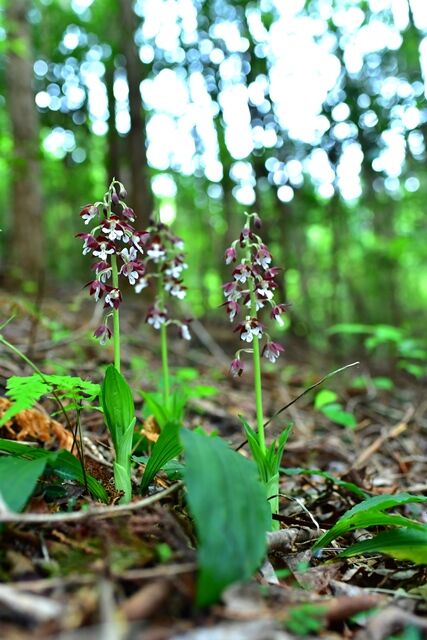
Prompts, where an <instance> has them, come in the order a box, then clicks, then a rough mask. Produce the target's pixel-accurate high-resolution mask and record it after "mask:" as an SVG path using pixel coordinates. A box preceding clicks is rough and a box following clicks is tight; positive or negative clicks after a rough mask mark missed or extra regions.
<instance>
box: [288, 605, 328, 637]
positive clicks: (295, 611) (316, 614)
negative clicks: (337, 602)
mask: <svg viewBox="0 0 427 640" xmlns="http://www.w3.org/2000/svg"><path fill="white" fill-rule="evenodd" d="M326 613H327V607H326V606H325V605H322V604H311V603H306V604H299V605H296V606H295V607H291V608H290V609H289V610H288V612H287V614H286V618H285V620H284V626H285V628H286V629H287V630H288V631H290V632H291V633H293V634H295V635H296V636H308V635H310V634H313V633H315V634H318V633H320V632H321V631H322V630H323V629H324V628H325V626H326Z"/></svg>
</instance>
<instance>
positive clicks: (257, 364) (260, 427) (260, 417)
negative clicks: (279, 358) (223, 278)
mask: <svg viewBox="0 0 427 640" xmlns="http://www.w3.org/2000/svg"><path fill="white" fill-rule="evenodd" d="M249 294H250V300H251V316H252V318H256V317H257V310H256V297H255V291H254V285H253V282H252V280H250V281H249ZM252 348H253V351H252V356H253V368H254V389H255V406H256V423H257V431H258V443H259V446H260V449H261V451H262V453H263V454H265V453H266V452H267V448H266V446H265V434H264V412H263V408H262V380H261V356H260V349H259V338H258V336H254V337H253V342H252Z"/></svg>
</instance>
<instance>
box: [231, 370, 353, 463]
mask: <svg viewBox="0 0 427 640" xmlns="http://www.w3.org/2000/svg"><path fill="white" fill-rule="evenodd" d="M358 364H360V362H352V363H351V364H346V365H345V366H344V367H340V368H339V369H335V371H331V372H330V373H327V374H326V376H323V378H321V379H320V380H319V381H318V382H315V383H314V384H312V385H310V386H309V387H307V389H304V391H303V392H302V393H300V394H299V396H297V397H296V398H294V399H293V400H292V401H291V402H288V404H285V406H284V407H282V408H281V409H279V410H278V411H276V413H273V415H272V416H271V418H270V419H269V420H267V422H265V423H264V429H266V428H267V427H268V426H269V425H270V423H271V422H272V421H273V420H274V418H277V416H278V415H280V414H281V413H282V412H283V411H286V409H289V407H291V406H292V405H293V404H295V402H297V401H298V400H299V399H300V398H302V397H303V396H305V394H306V393H309V391H312V390H313V389H315V388H316V387H318V386H319V385H321V384H323V382H325V380H328V379H329V378H332V377H333V376H335V375H336V374H337V373H341V371H345V370H346V369H349V368H350V367H355V366H356V365H358ZM247 443H248V441H247V440H244V441H243V442H241V443H240V444H239V445H238V446H237V447H236V449H235V450H236V451H239V450H240V449H241V448H242V447H244V446H245V444H247Z"/></svg>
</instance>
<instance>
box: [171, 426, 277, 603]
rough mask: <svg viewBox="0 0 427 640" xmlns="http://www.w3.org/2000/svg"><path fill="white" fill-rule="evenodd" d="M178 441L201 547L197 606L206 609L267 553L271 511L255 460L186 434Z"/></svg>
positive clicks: (215, 441)
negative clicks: (181, 444) (182, 455)
mask: <svg viewBox="0 0 427 640" xmlns="http://www.w3.org/2000/svg"><path fill="white" fill-rule="evenodd" d="M180 435H181V441H182V443H183V446H184V452H185V462H186V465H185V469H184V483H185V485H186V488H187V501H188V505H189V508H190V511H191V514H192V516H193V518H194V521H195V525H196V530H197V536H198V542H199V545H198V563H199V576H198V585H197V603H198V604H199V605H200V606H205V605H208V604H210V603H212V602H215V601H216V600H217V599H218V598H219V597H220V595H221V593H222V591H223V590H224V589H225V587H227V586H228V585H230V584H232V583H233V582H237V581H240V580H246V579H248V578H250V577H251V576H252V575H253V573H254V571H256V569H257V567H258V566H259V564H260V562H261V561H262V559H263V557H264V555H265V552H266V532H267V531H268V530H269V529H270V528H271V511H270V507H269V505H268V502H267V499H266V490H265V486H264V485H263V484H262V483H261V482H260V480H259V476H258V469H257V467H256V465H255V463H254V462H253V461H252V460H247V459H245V458H243V456H241V455H240V454H238V453H236V452H235V451H233V450H231V449H229V448H228V447H227V446H226V445H225V444H224V442H222V440H220V439H219V438H206V437H205V436H201V435H199V434H196V433H193V432H191V431H187V430H184V429H181V433H180Z"/></svg>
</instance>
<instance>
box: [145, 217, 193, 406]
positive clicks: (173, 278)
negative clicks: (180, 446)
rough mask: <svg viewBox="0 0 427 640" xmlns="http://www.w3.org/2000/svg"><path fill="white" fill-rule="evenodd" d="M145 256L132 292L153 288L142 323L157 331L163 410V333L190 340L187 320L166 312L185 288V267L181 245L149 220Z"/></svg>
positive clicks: (166, 383)
mask: <svg viewBox="0 0 427 640" xmlns="http://www.w3.org/2000/svg"><path fill="white" fill-rule="evenodd" d="M147 234H148V235H147V240H146V242H145V255H144V258H143V267H144V274H143V275H142V276H141V277H140V278H139V279H138V282H136V284H135V291H136V293H140V292H141V291H142V290H143V289H145V288H146V287H148V286H149V285H150V284H152V285H153V287H154V291H155V293H154V301H153V304H151V305H150V307H149V308H148V311H147V315H146V319H145V320H146V322H147V323H148V324H149V325H151V326H152V327H153V329H156V330H158V331H159V332H160V345H161V346H160V349H161V360H162V382H163V385H162V390H163V405H164V408H165V409H166V410H167V409H168V408H169V406H170V393H171V389H170V387H171V384H170V379H171V378H170V373H169V355H168V339H167V330H168V327H170V326H175V327H176V328H177V330H178V335H179V337H180V338H182V339H184V340H190V339H191V334H190V329H189V325H190V322H191V320H190V319H186V320H183V321H181V320H179V319H177V318H175V317H174V316H173V315H172V314H171V311H170V309H169V306H168V299H169V301H171V300H172V299H173V298H175V299H176V300H183V299H184V298H185V296H186V293H187V287H186V286H185V285H184V282H183V272H184V270H185V269H187V268H188V266H187V264H186V262H185V255H184V253H183V251H184V242H183V240H182V239H181V238H179V237H178V236H176V235H174V234H173V233H172V231H171V230H170V228H169V227H168V226H167V225H166V224H164V223H162V222H160V221H154V220H152V221H151V222H150V225H149V226H148V227H147Z"/></svg>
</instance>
